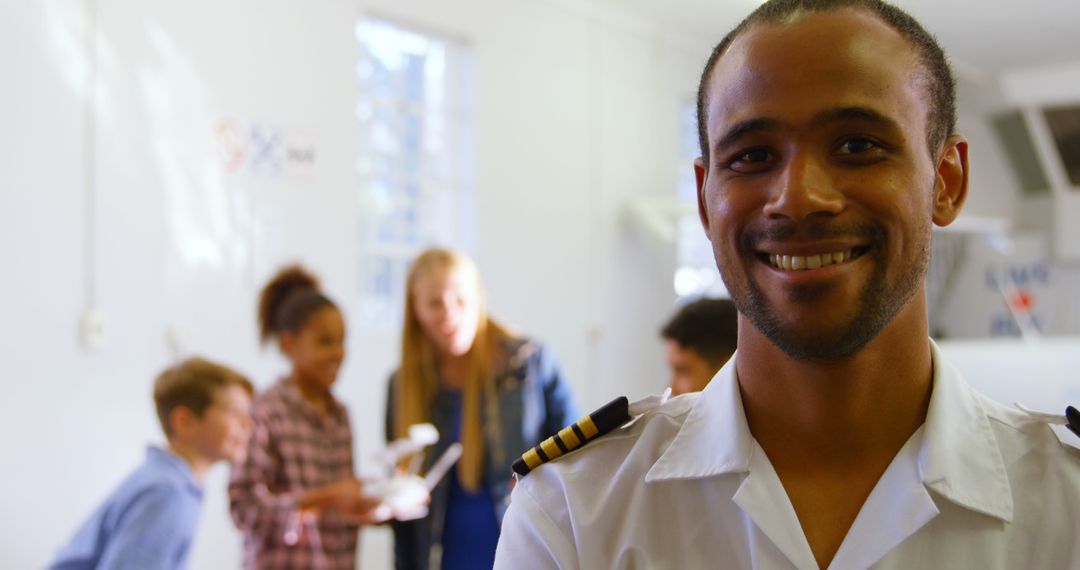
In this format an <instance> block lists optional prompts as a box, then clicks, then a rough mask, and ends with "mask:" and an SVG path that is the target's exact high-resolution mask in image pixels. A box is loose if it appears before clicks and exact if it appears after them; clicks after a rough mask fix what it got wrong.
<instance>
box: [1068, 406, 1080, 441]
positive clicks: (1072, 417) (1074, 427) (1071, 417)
mask: <svg viewBox="0 0 1080 570" xmlns="http://www.w3.org/2000/svg"><path fill="white" fill-rule="evenodd" d="M1065 420H1066V422H1068V423H1066V424H1065V425H1066V427H1068V428H1069V431H1071V432H1073V433H1075V434H1076V437H1080V410H1077V409H1076V408H1074V407H1072V406H1069V407H1067V408H1065Z"/></svg>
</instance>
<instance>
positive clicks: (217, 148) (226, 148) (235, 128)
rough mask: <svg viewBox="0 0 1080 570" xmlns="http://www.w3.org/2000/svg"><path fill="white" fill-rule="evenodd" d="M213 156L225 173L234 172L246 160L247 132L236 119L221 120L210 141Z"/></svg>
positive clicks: (215, 127)
mask: <svg viewBox="0 0 1080 570" xmlns="http://www.w3.org/2000/svg"><path fill="white" fill-rule="evenodd" d="M211 144H212V146H213V150H214V154H216V155H217V157H218V159H219V160H220V161H221V165H222V166H223V167H224V168H225V170H226V171H229V172H236V171H237V170H239V169H240V167H241V166H243V165H244V162H245V160H246V159H247V150H248V149H247V146H248V132H247V129H245V128H244V126H243V125H241V124H240V122H239V121H237V120H236V119H228V118H226V119H221V120H220V121H218V122H217V125H215V126H214V132H213V140H212V141H211Z"/></svg>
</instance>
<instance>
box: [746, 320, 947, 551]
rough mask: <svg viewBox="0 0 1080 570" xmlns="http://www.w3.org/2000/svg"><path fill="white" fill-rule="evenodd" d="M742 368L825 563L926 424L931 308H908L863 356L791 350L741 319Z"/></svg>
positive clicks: (761, 432)
mask: <svg viewBox="0 0 1080 570" xmlns="http://www.w3.org/2000/svg"><path fill="white" fill-rule="evenodd" d="M739 328H740V335H739V352H738V356H736V362H735V365H736V373H737V375H738V382H739V388H740V392H741V394H742V401H743V409H744V410H745V412H746V420H747V424H748V425H749V427H750V433H751V434H752V435H753V436H754V439H755V440H756V441H757V442H758V445H760V446H761V448H762V449H763V450H764V451H765V455H766V457H768V459H769V462H770V463H771V464H772V466H773V468H774V469H775V471H776V474H777V476H778V477H779V478H780V482H781V483H782V484H783V486H784V490H785V492H786V493H787V495H788V498H789V499H790V501H791V504H792V507H793V508H794V509H795V513H796V515H797V516H798V518H799V524H800V525H801V526H802V529H803V533H804V534H805V536H806V539H807V542H808V543H809V545H810V548H811V550H812V551H813V553H814V556H815V558H816V560H817V562H818V564H819V565H820V566H821V567H823V568H824V567H827V566H828V565H829V562H830V561H831V560H832V558H833V556H835V554H836V552H837V550H838V549H839V547H840V544H841V543H842V541H843V539H844V537H845V536H846V535H847V532H848V530H849V529H850V527H851V525H852V524H853V522H854V520H855V518H856V516H857V515H858V513H859V511H860V510H861V508H862V505H863V503H864V502H865V501H866V498H867V497H868V496H869V495H870V493H871V492H872V490H873V489H874V487H875V486H876V484H877V481H878V480H879V479H880V478H881V475H882V474H883V473H884V472H885V470H886V469H887V468H888V466H889V464H890V463H892V460H893V458H894V457H895V456H896V454H897V453H898V452H899V451H900V449H901V448H902V447H903V446H904V443H906V442H907V441H908V439H910V437H911V436H912V434H914V433H915V431H916V430H918V429H919V427H920V426H921V425H922V424H923V422H924V421H925V419H926V411H927V408H928V407H929V403H930V393H931V389H932V384H933V382H932V378H933V362H932V358H931V351H930V341H929V340H928V338H927V335H926V332H925V331H926V313H925V309H924V308H922V307H921V306H919V307H915V308H912V307H908V308H907V309H905V310H902V311H901V312H900V313H899V314H898V315H897V316H896V317H895V318H894V319H893V321H892V322H891V323H889V325H887V326H886V327H885V328H884V329H882V331H881V332H880V333H879V334H878V335H877V337H876V338H874V340H872V341H870V343H868V344H867V345H866V346H865V347H863V348H862V350H860V351H859V352H858V353H856V354H855V355H853V356H851V357H848V358H842V359H836V360H832V361H807V360H798V359H795V358H792V357H791V356H789V355H787V354H786V353H784V352H783V351H781V350H780V349H779V348H777V347H776V346H775V345H774V344H772V343H771V342H770V341H769V340H768V339H767V338H765V337H764V336H763V335H761V333H760V332H758V331H757V329H754V328H752V325H751V324H750V323H747V322H743V323H740V327H739Z"/></svg>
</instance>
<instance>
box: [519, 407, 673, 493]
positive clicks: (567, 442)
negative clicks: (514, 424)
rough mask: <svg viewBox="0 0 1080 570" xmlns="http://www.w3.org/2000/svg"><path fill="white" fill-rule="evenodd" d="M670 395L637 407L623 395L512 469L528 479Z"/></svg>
mask: <svg viewBox="0 0 1080 570" xmlns="http://www.w3.org/2000/svg"><path fill="white" fill-rule="evenodd" d="M670 393H671V390H670V389H668V390H667V391H665V392H664V393H663V395H660V396H649V397H648V398H645V399H644V400H640V401H637V402H634V403H633V404H631V403H630V401H629V400H627V398H626V396H619V397H618V398H615V399H614V400H612V401H610V402H608V403H607V404H605V405H604V406H603V407H602V408H600V409H598V410H596V411H595V412H593V413H591V414H589V415H587V416H585V417H583V418H581V419H580V420H578V421H576V422H574V423H573V424H570V425H568V426H566V427H564V428H563V429H561V430H559V433H557V434H555V435H553V436H551V437H549V438H547V439H545V440H544V441H542V442H540V445H538V446H536V447H534V448H532V449H530V450H528V451H526V452H525V453H524V454H522V456H521V457H519V458H517V460H515V461H514V464H513V465H511V468H512V469H513V470H514V473H517V474H518V476H521V477H524V476H525V475H528V474H529V472H530V471H532V470H533V469H536V468H537V467H539V466H541V465H543V464H545V463H547V462H548V461H551V460H552V459H555V458H556V457H561V456H562V455H563V454H566V453H569V452H571V451H574V450H575V449H578V448H579V447H581V446H583V445H585V444H586V443H588V442H590V441H592V440H594V439H596V438H598V437H600V436H602V435H604V434H607V433H610V432H612V431H614V430H615V429H616V428H618V427H619V426H622V425H624V424H626V423H627V422H629V421H630V420H631V419H632V418H633V417H634V416H637V415H640V414H642V413H644V412H646V411H648V410H650V409H652V408H655V407H657V406H659V405H660V404H663V403H664V402H665V401H667V399H668V396H669V395H670Z"/></svg>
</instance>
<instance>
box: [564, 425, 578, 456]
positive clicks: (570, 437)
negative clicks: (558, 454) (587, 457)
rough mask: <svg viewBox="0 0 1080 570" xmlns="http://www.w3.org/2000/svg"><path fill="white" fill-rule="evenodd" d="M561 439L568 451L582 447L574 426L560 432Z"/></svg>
mask: <svg viewBox="0 0 1080 570" xmlns="http://www.w3.org/2000/svg"><path fill="white" fill-rule="evenodd" d="M559 439H561V440H562V442H563V445H564V446H566V449H567V450H568V451H569V450H573V449H577V448H578V446H579V445H581V440H580V439H578V436H577V434H576V433H574V428H573V427H572V426H567V427H564V428H562V429H561V430H559Z"/></svg>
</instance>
